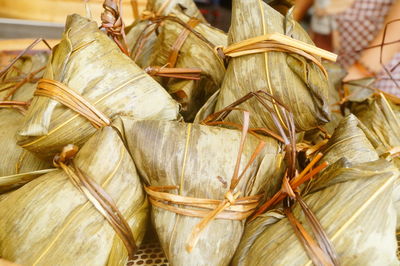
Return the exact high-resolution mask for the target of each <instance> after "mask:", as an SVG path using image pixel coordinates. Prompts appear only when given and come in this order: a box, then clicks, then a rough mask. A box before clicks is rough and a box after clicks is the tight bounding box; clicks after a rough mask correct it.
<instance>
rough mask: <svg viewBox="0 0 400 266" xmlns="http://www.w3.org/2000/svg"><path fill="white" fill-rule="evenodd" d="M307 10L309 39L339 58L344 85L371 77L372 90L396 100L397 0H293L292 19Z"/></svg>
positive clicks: (399, 92) (399, 90) (399, 83)
mask: <svg viewBox="0 0 400 266" xmlns="http://www.w3.org/2000/svg"><path fill="white" fill-rule="evenodd" d="M311 6H312V7H313V9H312V20H311V30H312V31H313V33H312V34H311V35H312V38H313V40H314V41H315V43H316V45H317V46H320V47H321V48H323V49H327V50H330V51H333V52H335V53H337V54H338V55H339V58H338V62H339V63H340V64H341V65H342V66H343V67H344V68H346V70H347V71H348V75H347V76H346V78H345V81H350V80H356V79H361V78H366V77H375V78H376V82H375V84H374V86H375V87H376V88H378V89H380V90H383V91H385V92H387V93H390V94H393V95H396V96H400V66H399V64H400V42H396V41H399V40H400V0H296V7H295V11H294V17H295V18H296V19H297V20H300V19H301V18H302V16H303V15H304V14H305V13H306V12H307V10H308V9H309V8H310V7H311ZM386 25H387V28H386V34H385V26H386ZM384 35H385V36H384ZM384 37H385V40H384V42H385V43H387V44H386V45H384V46H383V52H382V56H381V45H380V44H381V43H382V40H383V38H384Z"/></svg>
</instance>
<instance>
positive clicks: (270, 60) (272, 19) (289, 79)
mask: <svg viewBox="0 0 400 266" xmlns="http://www.w3.org/2000/svg"><path fill="white" fill-rule="evenodd" d="M289 36H290V37H289ZM228 39H229V46H228V47H227V48H226V49H223V51H224V54H225V55H227V56H230V57H232V58H231V59H230V61H229V65H228V69H227V72H226V75H225V79H224V82H223V84H222V87H221V91H220V93H219V97H218V102H217V105H216V110H219V109H221V108H222V107H225V106H226V105H227V104H229V103H231V102H233V101H234V100H236V99H238V98H240V97H242V96H244V95H246V94H247V93H248V92H251V91H258V90H265V91H267V92H268V93H270V94H272V95H273V96H274V97H275V98H277V99H278V100H280V101H281V102H283V103H284V104H285V105H287V106H289V107H290V109H291V112H292V113H293V115H294V120H295V125H296V130H298V131H304V130H310V129H312V128H315V127H317V126H319V125H321V124H324V123H327V122H328V121H329V116H330V114H329V109H328V89H329V81H328V78H327V73H326V71H325V69H324V68H323V66H322V64H321V62H320V58H319V56H324V57H327V58H328V57H329V58H331V59H332V60H334V59H335V56H333V55H331V54H329V55H328V54H327V53H325V51H324V52H322V51H320V50H319V49H317V48H316V47H314V46H313V43H312V41H311V39H310V38H309V36H308V35H307V33H306V32H305V31H304V30H303V29H302V27H301V26H300V25H299V24H298V23H297V22H296V21H294V19H293V17H292V16H291V13H290V12H289V13H288V14H287V15H286V16H282V15H281V14H280V13H278V12H277V11H275V10H274V9H273V8H271V7H270V6H269V5H268V4H266V3H264V2H263V1H262V0H233V13H232V25H231V27H230V30H229V34H228ZM297 45H298V47H294V46H297ZM317 54H318V55H317ZM271 106H272V107H273V108H276V109H277V107H276V105H274V104H273V103H271ZM241 107H242V108H243V109H245V110H248V111H250V112H251V113H252V114H256V116H255V119H254V122H253V124H252V127H267V128H270V129H271V130H277V129H276V128H274V126H273V125H274V123H273V120H272V117H271V116H270V115H269V113H268V112H266V110H265V108H264V107H263V106H262V105H261V104H259V103H256V102H254V101H253V100H252V101H248V102H245V103H244V104H242V105H241ZM253 118H254V117H253ZM227 119H228V121H232V122H238V121H240V120H241V118H240V117H239V116H238V115H234V114H231V115H230V116H228V118H227ZM279 119H281V120H282V117H281V116H280V117H279ZM281 122H282V124H285V121H283V120H282V121H281Z"/></svg>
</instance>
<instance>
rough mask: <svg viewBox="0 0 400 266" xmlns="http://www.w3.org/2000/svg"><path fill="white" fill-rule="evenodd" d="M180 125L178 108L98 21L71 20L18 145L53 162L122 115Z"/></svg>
mask: <svg viewBox="0 0 400 266" xmlns="http://www.w3.org/2000/svg"><path fill="white" fill-rule="evenodd" d="M118 115H127V116H132V117H134V118H135V119H165V120H174V119H176V118H177V115H178V104H177V103H176V102H175V101H174V100H173V99H172V98H171V97H170V96H169V95H168V93H167V92H165V90H164V89H163V88H162V87H161V86H160V85H159V84H158V83H157V82H155V81H154V80H153V79H152V78H151V77H150V76H148V75H147V74H146V73H145V72H144V71H143V70H142V69H140V68H139V67H138V66H136V65H135V63H134V62H132V60H131V59H130V58H129V57H127V56H126V55H124V54H123V53H122V52H121V51H120V50H119V48H118V47H117V46H116V44H115V43H114V42H113V41H112V40H110V39H109V38H108V37H107V36H106V34H104V33H103V32H102V31H100V30H99V29H98V28H97V25H96V23H95V22H93V21H90V20H89V19H86V18H83V17H81V16H79V15H76V14H75V15H71V16H68V18H67V22H66V27H65V32H64V36H63V39H62V41H61V42H60V44H58V45H57V46H56V47H54V49H53V51H52V55H51V57H50V60H49V63H48V65H47V67H46V70H45V73H44V76H43V79H41V80H40V81H39V84H38V88H37V90H36V91H35V97H34V98H33V101H32V104H31V106H30V108H29V110H28V112H27V114H26V117H25V120H24V123H23V126H22V128H21V130H20V131H19V132H18V144H19V145H21V146H22V147H23V148H25V149H27V150H30V151H33V152H35V153H37V154H38V155H39V156H41V157H45V158H49V157H52V156H53V155H54V154H55V153H57V152H58V151H59V150H60V149H61V148H62V147H64V146H65V145H68V144H76V145H78V146H81V145H82V144H83V143H85V141H87V140H88V138H89V137H90V136H91V135H93V134H94V133H95V132H96V128H99V127H103V126H106V125H109V124H110V121H112V120H113V119H114V118H115V117H116V116H118Z"/></svg>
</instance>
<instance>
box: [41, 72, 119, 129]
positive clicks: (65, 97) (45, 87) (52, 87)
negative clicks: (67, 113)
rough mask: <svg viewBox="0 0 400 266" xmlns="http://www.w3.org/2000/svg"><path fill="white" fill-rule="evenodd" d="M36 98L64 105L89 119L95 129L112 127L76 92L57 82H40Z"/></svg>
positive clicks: (102, 115)
mask: <svg viewBox="0 0 400 266" xmlns="http://www.w3.org/2000/svg"><path fill="white" fill-rule="evenodd" d="M34 95H35V96H44V97H48V98H51V99H53V100H56V101H58V102H59V103H62V104H63V105H65V106H67V107H68V108H70V109H71V110H73V111H75V112H77V113H78V114H80V115H82V116H83V117H85V118H87V119H88V120H89V121H90V122H91V123H92V125H93V126H94V127H95V128H101V127H105V126H108V125H110V123H111V122H110V120H109V119H108V118H107V117H106V116H105V115H104V114H103V113H102V112H100V111H99V110H97V109H96V107H94V106H93V105H92V104H91V103H89V102H88V101H87V100H85V98H83V97H82V96H81V95H80V94H79V93H78V92H76V91H75V90H73V89H71V88H68V87H67V86H65V85H64V84H62V83H61V82H59V81H56V80H49V79H41V80H39V83H38V86H37V89H36V91H35V93H34Z"/></svg>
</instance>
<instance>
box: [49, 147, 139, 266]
mask: <svg viewBox="0 0 400 266" xmlns="http://www.w3.org/2000/svg"><path fill="white" fill-rule="evenodd" d="M77 152H78V147H77V146H75V145H72V144H70V145H67V146H65V147H64V149H63V150H62V152H61V153H60V154H57V155H56V156H55V157H54V160H53V163H54V166H56V167H57V168H60V169H62V170H63V171H64V172H65V173H66V174H67V176H68V177H69V179H70V181H71V182H72V184H73V185H74V186H75V187H76V188H77V189H78V190H79V191H80V192H82V193H83V194H84V195H85V197H86V198H87V199H88V200H89V201H90V202H91V203H92V204H93V206H94V207H95V208H96V209H97V210H98V211H99V212H100V213H101V215H103V216H104V218H105V219H106V220H107V221H108V223H109V224H110V225H111V227H112V228H113V229H114V231H115V233H116V234H117V235H118V236H119V237H120V239H121V240H122V242H123V243H124V246H125V248H126V250H127V252H128V263H127V265H129V264H130V261H132V260H133V256H134V255H135V252H136V250H137V247H136V243H135V239H134V237H133V234H132V231H131V229H130V227H129V224H128V223H127V221H126V220H125V218H124V216H123V215H122V213H121V212H120V211H119V210H118V207H117V205H116V204H115V202H114V200H113V199H112V198H111V197H110V196H109V195H108V194H107V192H106V191H105V190H104V189H103V188H102V187H101V186H100V185H98V184H97V183H96V182H95V181H94V180H92V179H91V178H90V177H88V176H86V175H84V174H83V172H82V171H81V170H80V169H79V168H78V167H77V166H76V165H75V164H74V162H73V157H74V156H75V155H76V153H77Z"/></svg>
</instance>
